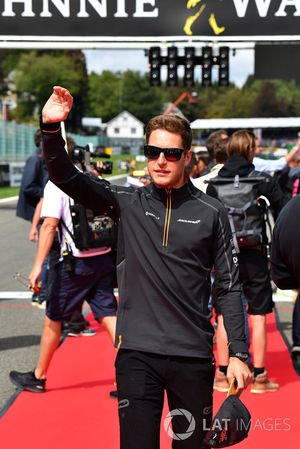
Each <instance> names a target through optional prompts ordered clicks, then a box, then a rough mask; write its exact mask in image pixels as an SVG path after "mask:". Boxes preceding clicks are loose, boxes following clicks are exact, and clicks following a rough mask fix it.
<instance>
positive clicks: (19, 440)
mask: <svg viewBox="0 0 300 449" xmlns="http://www.w3.org/2000/svg"><path fill="white" fill-rule="evenodd" d="M96 328H97V330H98V334H97V336H96V337H81V338H68V339H67V340H66V341H65V342H64V344H63V345H62V346H61V347H60V348H59V349H58V350H57V352H56V354H55V357H54V360H53V363H52V365H51V368H50V370H49V375H48V383H47V388H48V391H47V393H46V394H34V393H28V392H22V393H21V394H20V396H19V397H18V398H17V400H16V401H15V402H14V404H13V405H12V406H11V407H10V409H9V411H8V412H7V413H6V414H5V415H4V417H3V418H2V419H1V421H0V441H1V448H3V449H20V448H22V449H87V448H95V447H97V448H101V449H102V448H103V449H118V447H119V446H118V418H117V401H116V400H114V399H111V398H110V397H109V391H110V390H112V389H113V388H114V387H113V381H114V367H113V362H114V357H115V350H114V349H113V347H112V344H111V342H110V339H109V337H108V335H107V334H106V333H105V332H104V331H103V330H102V328H101V327H96ZM268 335H269V356H268V362H267V368H268V371H269V372H270V373H271V375H272V376H274V378H276V380H277V381H278V382H279V383H280V385H281V388H280V390H279V392H277V393H269V394H264V395H253V394H251V393H250V392H248V391H247V392H245V393H244V394H243V395H242V400H243V401H244V402H245V404H246V405H247V407H248V408H249V410H250V411H251V413H252V418H253V423H252V431H251V432H250V435H249V438H248V439H247V440H246V441H244V442H242V443H240V444H239V445H238V446H236V447H239V448H241V449H283V448H284V449H292V448H295V447H296V446H298V444H299V442H297V441H298V439H299V434H300V433H299V432H300V424H299V421H300V379H299V378H298V377H297V376H296V374H295V373H294V370H293V368H292V364H291V361H290V358H289V355H288V352H287V349H286V346H285V344H284V342H283V340H282V338H281V335H280V334H279V332H278V331H277V329H276V325H275V318H274V316H273V315H272V316H270V318H269V323H268ZM224 398H225V395H224V394H222V393H218V392H216V393H215V409H217V408H218V407H219V405H220V403H221V401H222V400H223V399H224ZM166 413H167V409H165V411H164V416H165V414H166ZM161 441H162V444H161V449H169V448H171V440H170V438H169V437H168V436H167V435H166V433H165V432H164V430H163V426H162V432H161ZM141 449H142V448H141Z"/></svg>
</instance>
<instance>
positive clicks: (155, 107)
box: [120, 70, 162, 124]
mask: <svg viewBox="0 0 300 449" xmlns="http://www.w3.org/2000/svg"><path fill="white" fill-rule="evenodd" d="M120 83H121V101H120V106H121V107H120V109H126V110H127V111H129V112H131V113H132V114H133V115H135V116H136V117H137V118H138V119H139V120H141V121H142V122H143V123H145V124H146V123H147V122H148V120H149V119H150V118H151V117H153V116H154V115H158V114H160V112H161V107H162V95H161V91H160V89H158V88H156V87H153V86H150V84H149V76H148V74H141V73H140V72H136V71H133V70H127V71H126V72H124V73H123V74H122V77H121V79H120Z"/></svg>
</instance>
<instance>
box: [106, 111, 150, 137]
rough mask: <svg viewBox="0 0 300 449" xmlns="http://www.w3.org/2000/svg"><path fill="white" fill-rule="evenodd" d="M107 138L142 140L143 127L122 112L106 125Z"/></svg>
mask: <svg viewBox="0 0 300 449" xmlns="http://www.w3.org/2000/svg"><path fill="white" fill-rule="evenodd" d="M106 133H107V136H108V137H122V138H131V139H134V138H139V139H141V138H143V136H144V126H143V125H142V124H141V123H140V122H139V121H138V120H137V119H135V118H134V117H132V116H131V115H130V114H128V113H127V112H123V113H121V114H120V115H118V116H117V117H116V118H115V119H112V120H111V121H110V122H109V123H108V124H107V130H106Z"/></svg>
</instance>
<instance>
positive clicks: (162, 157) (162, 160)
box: [157, 152, 167, 165]
mask: <svg viewBox="0 0 300 449" xmlns="http://www.w3.org/2000/svg"><path fill="white" fill-rule="evenodd" d="M166 162H167V159H166V158H165V155H164V153H163V152H161V153H160V154H159V157H158V159H157V163H158V164H160V165H164V164H165V163H166Z"/></svg>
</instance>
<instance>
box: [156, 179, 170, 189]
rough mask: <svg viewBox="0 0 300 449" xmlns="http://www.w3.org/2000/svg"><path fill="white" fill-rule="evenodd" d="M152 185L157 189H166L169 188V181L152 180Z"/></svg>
mask: <svg viewBox="0 0 300 449" xmlns="http://www.w3.org/2000/svg"><path fill="white" fill-rule="evenodd" d="M152 182H153V184H155V186H156V187H158V188H159V189H168V188H170V181H168V180H167V179H160V178H159V179H155V178H154V179H152Z"/></svg>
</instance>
